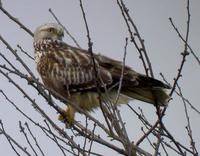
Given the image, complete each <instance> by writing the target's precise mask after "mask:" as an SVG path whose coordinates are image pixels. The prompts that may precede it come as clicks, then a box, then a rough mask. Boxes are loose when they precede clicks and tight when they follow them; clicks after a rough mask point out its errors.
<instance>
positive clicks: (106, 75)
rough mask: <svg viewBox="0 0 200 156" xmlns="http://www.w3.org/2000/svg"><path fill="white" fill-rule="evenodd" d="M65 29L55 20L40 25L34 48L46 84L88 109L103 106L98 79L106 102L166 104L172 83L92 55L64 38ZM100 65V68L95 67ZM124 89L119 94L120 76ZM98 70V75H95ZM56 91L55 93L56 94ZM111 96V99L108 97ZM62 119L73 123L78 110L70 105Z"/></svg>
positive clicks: (85, 109) (107, 58) (112, 60)
mask: <svg viewBox="0 0 200 156" xmlns="http://www.w3.org/2000/svg"><path fill="white" fill-rule="evenodd" d="M63 36H64V29H63V27H62V26H60V25H58V24H55V23H47V24H44V25H41V26H39V27H38V28H37V29H36V30H35V32H34V43H33V45H34V50H35V62H36V64H37V70H38V72H39V74H40V76H41V78H42V81H43V83H44V85H45V86H46V87H47V88H49V89H50V90H52V91H53V92H54V93H57V95H60V96H61V97H64V98H66V99H68V100H69V101H70V102H71V103H73V104H75V105H77V106H79V107H80V108H82V109H83V110H84V111H92V110H94V109H95V108H97V107H98V106H99V105H100V103H99V102H100V100H99V94H98V91H97V85H96V83H95V82H97V80H98V82H99V84H100V85H99V87H98V89H99V90H100V91H101V95H102V97H101V98H103V100H102V101H103V102H106V100H111V101H112V102H114V101H115V99H116V97H117V96H118V101H117V102H116V103H117V104H123V103H128V102H129V101H130V100H133V99H137V100H140V101H144V102H147V103H151V104H157V105H159V106H165V105H166V104H167V102H168V99H169V96H168V95H167V93H166V92H165V89H168V88H169V86H168V85H166V84H164V83H162V82H161V81H159V80H156V79H154V78H151V77H147V76H145V75H143V74H140V73H138V72H136V71H134V70H133V69H131V68H130V67H128V66H124V67H123V63H122V62H120V61H117V60H114V59H112V58H109V57H106V56H103V55H101V54H94V57H93V58H92V57H91V54H90V53H89V52H88V51H87V50H84V49H81V48H76V47H73V46H71V45H69V44H67V43H65V42H63V41H62V38H63ZM95 67H96V70H95ZM122 68H123V69H124V72H123V79H122V81H121V91H120V94H119V95H118V94H117V93H118V88H119V82H120V78H121V77H122V76H121V75H122V74H121V73H122ZM95 73H96V74H95ZM52 94H53V93H52ZM107 95H108V96H109V98H107V97H108V96H107ZM64 112H65V116H64V117H63V116H62V117H61V116H60V117H59V119H60V120H62V121H63V122H66V123H68V124H70V125H71V124H73V122H74V115H75V112H77V109H76V108H74V107H73V106H72V105H70V103H69V105H68V107H67V109H66V111H64Z"/></svg>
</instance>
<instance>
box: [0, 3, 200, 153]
mask: <svg viewBox="0 0 200 156" xmlns="http://www.w3.org/2000/svg"><path fill="white" fill-rule="evenodd" d="M125 2H126V5H127V7H128V8H129V11H130V14H131V16H132V18H133V20H134V21H135V23H136V25H137V27H138V29H139V32H140V33H141V36H142V37H143V38H144V40H145V45H146V48H147V52H148V54H149V57H150V59H151V63H152V66H153V70H154V75H155V77H156V78H157V79H162V78H161V77H160V76H159V73H160V72H162V73H163V74H164V75H165V77H166V79H167V80H168V81H169V82H170V83H171V84H172V82H173V78H174V77H175V76H176V74H177V68H178V67H179V65H180V61H181V58H182V57H181V55H180V53H181V52H183V49H184V44H183V42H181V40H180V39H179V38H178V36H177V34H176V33H175V31H174V29H173V28H172V26H171V25H170V22H169V19H168V18H169V17H172V19H173V21H174V23H175V24H176V26H177V27H178V29H179V30H180V32H181V33H182V34H184V36H185V30H186V20H187V14H186V1H183V0H168V1H160V0H151V1H148V0H126V1H125ZM2 3H3V6H4V8H5V9H7V10H8V11H9V12H10V13H11V14H12V15H14V16H15V17H17V18H18V19H19V20H20V21H21V22H22V23H23V24H24V25H26V26H27V27H28V28H30V29H31V30H32V31H34V30H35V28H36V27H37V26H39V25H41V24H43V23H46V22H55V20H54V19H53V17H52V15H51V14H50V13H49V11H48V9H49V8H51V9H52V10H53V11H54V13H55V14H56V15H57V17H58V18H59V19H60V21H61V22H62V24H63V25H64V26H66V28H67V29H68V30H69V31H70V33H71V34H72V35H73V36H74V37H75V38H76V39H77V41H78V43H79V44H80V45H81V47H82V48H84V49H87V48H88V47H87V37H86V29H85V25H84V21H83V18H82V13H81V10H80V6H79V0H58V1H53V0H48V1H47V0H43V1H40V0H20V1H13V0H3V1H2ZM83 3H84V8H85V12H86V15H87V20H88V24H89V28H90V33H91V38H92V42H93V43H94V44H93V51H94V52H96V53H99V52H100V53H101V54H104V55H107V56H110V57H113V58H115V59H118V60H122V58H123V52H124V45H125V37H127V36H129V34H128V32H127V28H126V26H125V23H124V21H123V18H122V16H121V12H120V10H119V8H118V6H117V4H116V2H115V1H112V0H109V1H108V0H85V1H84V2H83ZM190 11H191V25H190V36H189V43H190V45H191V47H192V48H193V50H194V52H195V53H196V54H197V55H198V57H200V55H199V51H200V46H199V35H200V29H199V28H200V21H199V16H200V1H197V0H196V1H195V0H191V7H190ZM0 34H1V35H2V36H3V37H4V38H5V39H6V40H7V41H8V42H9V43H10V44H11V45H12V46H13V47H14V48H15V49H16V48H17V47H16V45H17V44H20V45H21V46H22V47H23V49H24V50H26V51H28V53H29V54H30V55H32V56H33V47H32V37H31V36H30V35H28V34H27V33H26V32H24V31H23V30H22V29H20V28H19V27H18V26H17V25H16V24H15V23H14V22H12V21H11V20H10V19H8V17H7V16H5V15H4V14H3V13H2V12H0ZM64 41H66V42H67V43H69V44H73V42H72V41H71V40H70V38H69V37H68V36H67V35H66V36H65V39H64ZM73 45H74V44H73ZM0 51H1V52H2V53H4V54H5V55H6V56H7V57H8V58H9V59H13V62H14V64H15V63H16V61H15V60H14V57H13V56H12V55H11V54H10V52H8V50H6V48H5V46H4V45H3V44H2V43H0ZM138 56H139V55H138V52H137V51H136V49H135V48H134V46H133V44H131V43H129V45H128V51H127V58H126V64H127V65H129V66H131V67H132V68H134V69H135V70H136V71H138V72H140V73H144V70H143V66H142V63H141V60H139V58H138ZM23 57H24V56H23ZM24 59H25V62H27V64H29V67H30V68H31V69H32V71H33V72H34V73H35V74H36V75H37V76H38V74H37V71H36V69H35V68H36V65H35V63H34V62H33V61H30V60H29V59H28V58H27V57H24ZM0 61H2V58H0ZM15 65H16V66H17V67H19V68H20V69H22V68H21V67H20V66H19V65H18V64H15ZM22 70H23V69H22ZM182 74H183V77H182V78H181V79H180V81H179V85H181V87H182V90H183V94H184V96H185V98H188V99H189V100H190V102H191V103H192V104H193V105H194V106H195V107H196V108H198V110H200V105H199V96H200V93H199V90H200V85H199V78H200V69H199V65H198V63H197V62H196V60H195V59H194V58H193V56H192V55H189V56H188V57H187V61H186V63H185V66H184V70H183V73H182ZM38 77H39V76H38ZM18 81H19V84H20V85H21V86H22V87H23V88H25V90H27V91H28V92H29V93H30V95H31V96H32V97H37V98H38V96H37V92H35V91H34V90H33V89H32V88H31V87H27V83H26V82H25V81H23V80H20V79H18ZM0 89H3V90H4V92H5V93H7V95H9V98H11V99H12V100H13V101H15V102H16V104H17V105H18V106H19V107H20V108H22V110H24V111H25V112H26V113H27V114H29V115H30V116H33V117H34V119H35V120H36V121H38V122H41V123H42V120H43V119H42V118H41V117H40V115H39V114H38V113H37V112H35V111H33V108H32V106H31V105H30V104H29V103H26V100H24V98H23V97H22V96H21V94H19V93H18V92H17V90H16V89H15V87H13V86H12V85H11V84H10V83H9V82H8V81H7V80H6V79H5V78H4V77H3V76H2V75H0ZM37 101H39V102H40V103H41V107H42V108H44V109H45V110H46V111H47V112H48V114H50V116H51V117H52V119H53V120H55V121H56V120H57V114H56V113H55V111H54V110H53V109H51V108H49V107H48V106H47V105H46V104H45V101H41V99H37ZM0 105H1V109H0V119H1V120H2V121H3V123H4V126H5V129H6V130H7V132H8V133H9V134H10V135H11V136H13V137H14V138H16V140H18V141H19V142H20V141H22V140H23V141H24V138H23V136H22V135H21V134H20V132H19V129H18V122H19V120H21V121H22V122H25V121H27V120H26V119H25V118H24V117H23V116H22V115H21V114H19V113H18V112H17V111H16V110H15V109H14V107H13V106H11V105H10V104H8V103H7V102H6V101H5V99H4V98H3V96H2V95H1V94H0ZM131 105H133V107H134V108H136V109H137V107H139V106H140V107H141V108H142V109H143V111H144V113H145V115H146V116H147V118H148V119H149V120H150V121H152V122H153V121H155V120H156V113H155V108H154V107H152V106H151V105H148V104H146V103H143V102H139V101H133V102H132V103H131ZM62 106H63V107H64V105H62ZM120 110H121V114H122V117H123V119H124V120H125V121H126V122H127V124H126V126H127V129H128V132H129V134H130V138H133V140H137V139H139V137H140V136H141V135H142V133H141V131H140V126H141V125H140V123H139V122H138V121H136V119H137V118H136V117H135V116H134V114H133V113H132V112H131V111H130V110H129V109H128V107H127V106H125V105H124V106H121V107H120ZM92 114H93V115H94V116H96V118H100V119H101V118H102V115H101V113H100V112H99V110H97V111H95V112H94V113H92ZM189 115H190V120H191V126H192V130H193V136H194V140H195V141H196V147H197V149H200V135H199V130H200V116H199V115H198V114H197V113H196V112H194V111H193V110H191V109H190V110H189ZM131 116H133V118H130V117H131ZM82 118H83V116H81V115H77V119H78V120H80V121H81V120H82V121H83V122H84V120H85V119H82ZM102 119H103V118H102ZM185 121H186V119H185V115H184V107H183V103H182V102H181V99H180V98H179V97H177V96H174V97H173V101H171V102H170V104H169V108H168V110H167V111H166V116H165V117H164V123H165V124H166V127H167V128H168V129H169V131H170V132H171V133H172V134H173V135H174V136H175V137H176V139H177V140H178V141H180V142H182V143H184V144H186V145H188V143H189V140H188V137H186V135H187V132H186V129H185V126H186V122H185ZM58 124H59V125H60V126H61V127H64V125H63V124H62V123H59V122H58ZM30 125H31V124H30ZM31 126H32V127H34V126H33V125H31ZM35 132H36V134H38V135H39V134H42V133H41V131H40V130H38V129H35ZM37 132H38V133H37ZM36 136H37V135H36ZM39 136H40V138H39V140H40V144H41V146H42V147H43V148H44V151H45V152H46V155H60V154H61V153H56V151H55V150H53V148H51V146H54V144H53V143H52V142H51V141H50V140H46V137H45V136H44V135H39ZM22 144H23V142H22ZM25 144H26V143H25V142H24V145H25ZM147 144H148V143H144V144H143V145H142V147H143V148H144V149H146V150H147V151H148V149H149V146H148V145H147ZM102 150H103V148H102V147H98V148H97V151H101V153H102ZM149 152H151V151H149ZM199 152H200V151H199ZM0 153H1V155H9V156H12V155H15V153H14V152H13V151H12V149H11V148H10V146H9V144H8V143H7V140H6V139H5V138H4V137H3V136H2V135H0ZM103 154H105V155H109V154H110V153H107V151H106V150H104V151H103ZM115 154H116V153H115ZM116 155H117V154H116Z"/></svg>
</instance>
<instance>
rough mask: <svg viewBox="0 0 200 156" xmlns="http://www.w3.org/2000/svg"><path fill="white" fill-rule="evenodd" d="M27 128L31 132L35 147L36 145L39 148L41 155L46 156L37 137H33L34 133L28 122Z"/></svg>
mask: <svg viewBox="0 0 200 156" xmlns="http://www.w3.org/2000/svg"><path fill="white" fill-rule="evenodd" d="M25 126H26V128H27V129H28V131H29V133H30V135H31V137H32V138H33V140H34V142H35V145H36V146H37V148H38V149H39V151H40V153H41V154H42V156H45V154H44V152H43V151H42V149H41V147H40V146H39V144H38V142H37V139H36V137H35V136H34V135H33V133H32V132H31V129H30V127H29V125H28V123H27V122H25Z"/></svg>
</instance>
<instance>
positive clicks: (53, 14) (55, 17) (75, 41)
mask: <svg viewBox="0 0 200 156" xmlns="http://www.w3.org/2000/svg"><path fill="white" fill-rule="evenodd" d="M49 12H50V13H51V15H52V16H53V17H54V19H55V20H56V21H57V22H58V24H60V25H61V26H62V27H63V28H64V30H65V32H66V33H67V35H68V36H69V37H70V38H71V39H72V41H73V42H74V43H75V44H76V46H77V47H78V48H81V46H80V45H79V44H78V42H77V40H76V39H75V38H74V37H73V36H72V35H71V33H70V32H69V31H68V30H67V28H66V27H65V26H64V25H63V24H62V23H61V22H60V20H59V19H58V17H57V16H56V15H55V13H54V12H53V11H52V9H51V8H49Z"/></svg>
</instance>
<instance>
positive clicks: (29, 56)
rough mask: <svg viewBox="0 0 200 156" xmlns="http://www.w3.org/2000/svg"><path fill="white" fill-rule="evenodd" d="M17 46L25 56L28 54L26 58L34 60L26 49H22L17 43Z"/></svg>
mask: <svg viewBox="0 0 200 156" xmlns="http://www.w3.org/2000/svg"><path fill="white" fill-rule="evenodd" d="M17 47H18V48H19V49H20V50H21V52H22V53H24V54H25V55H26V56H28V58H30V59H31V60H34V58H33V57H32V56H31V55H29V54H28V53H27V52H26V51H24V49H23V48H22V47H21V46H20V45H19V44H18V45H17Z"/></svg>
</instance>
